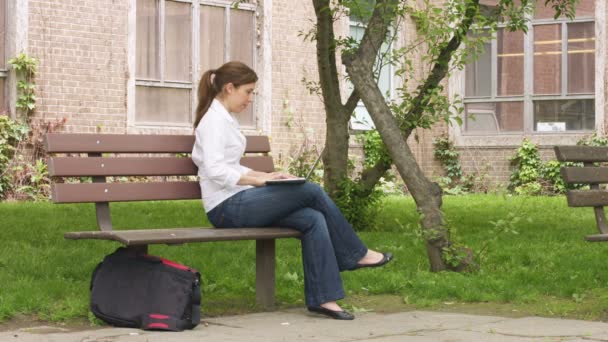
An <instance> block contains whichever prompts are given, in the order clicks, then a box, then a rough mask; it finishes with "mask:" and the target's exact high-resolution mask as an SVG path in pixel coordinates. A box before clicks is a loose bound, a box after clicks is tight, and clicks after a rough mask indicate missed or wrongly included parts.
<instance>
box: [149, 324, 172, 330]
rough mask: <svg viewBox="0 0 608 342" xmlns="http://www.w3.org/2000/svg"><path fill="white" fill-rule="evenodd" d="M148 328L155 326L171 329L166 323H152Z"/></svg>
mask: <svg viewBox="0 0 608 342" xmlns="http://www.w3.org/2000/svg"><path fill="white" fill-rule="evenodd" d="M147 328H148V329H154V328H159V329H169V325H168V324H165V323H150V324H148V326H147Z"/></svg>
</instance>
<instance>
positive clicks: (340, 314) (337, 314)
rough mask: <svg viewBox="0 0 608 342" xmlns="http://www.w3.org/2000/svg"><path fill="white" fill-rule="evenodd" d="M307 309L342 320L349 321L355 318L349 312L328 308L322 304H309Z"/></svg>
mask: <svg viewBox="0 0 608 342" xmlns="http://www.w3.org/2000/svg"><path fill="white" fill-rule="evenodd" d="M308 311H310V312H316V313H319V314H322V315H325V316H328V317H331V318H333V319H339V320H343V321H351V320H353V319H355V316H353V315H352V314H351V313H350V312H347V311H334V310H329V309H326V308H324V307H322V306H309V307H308Z"/></svg>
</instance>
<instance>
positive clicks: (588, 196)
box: [555, 146, 608, 241]
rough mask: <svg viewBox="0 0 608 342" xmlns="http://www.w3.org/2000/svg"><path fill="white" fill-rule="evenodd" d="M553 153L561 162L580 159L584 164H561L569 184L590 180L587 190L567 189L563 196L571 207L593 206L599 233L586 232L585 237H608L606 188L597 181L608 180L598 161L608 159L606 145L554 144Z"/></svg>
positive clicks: (607, 238)
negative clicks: (605, 209) (589, 233)
mask: <svg viewBox="0 0 608 342" xmlns="http://www.w3.org/2000/svg"><path fill="white" fill-rule="evenodd" d="M555 155H556V156H557V160H559V161H561V162H574V163H582V164H583V166H579V167H577V166H567V167H562V168H561V175H562V178H563V179H564V182H566V183H568V184H589V189H588V190H568V192H567V194H566V197H567V199H568V206H570V207H593V210H594V212H595V222H596V223H597V229H598V230H599V232H600V234H594V235H588V236H586V237H585V239H586V240H587V241H608V226H607V225H606V214H605V213H604V205H608V191H606V190H602V189H601V188H600V184H603V183H608V167H604V166H599V165H598V163H603V162H608V147H597V146H555Z"/></svg>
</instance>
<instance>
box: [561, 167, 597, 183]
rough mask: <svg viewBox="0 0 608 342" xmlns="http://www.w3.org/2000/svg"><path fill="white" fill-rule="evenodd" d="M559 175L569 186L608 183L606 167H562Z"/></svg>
mask: <svg viewBox="0 0 608 342" xmlns="http://www.w3.org/2000/svg"><path fill="white" fill-rule="evenodd" d="M561 174H562V178H563V179H564V181H565V182H566V183H570V184H600V183H608V168H607V167H562V169H561Z"/></svg>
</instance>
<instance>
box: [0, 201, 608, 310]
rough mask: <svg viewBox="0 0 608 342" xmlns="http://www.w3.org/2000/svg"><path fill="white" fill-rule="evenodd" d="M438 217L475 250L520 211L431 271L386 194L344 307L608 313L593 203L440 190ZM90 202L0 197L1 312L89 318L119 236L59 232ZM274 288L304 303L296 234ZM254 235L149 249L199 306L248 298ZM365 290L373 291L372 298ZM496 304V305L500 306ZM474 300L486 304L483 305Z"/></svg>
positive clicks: (132, 207)
mask: <svg viewBox="0 0 608 342" xmlns="http://www.w3.org/2000/svg"><path fill="white" fill-rule="evenodd" d="M444 201H445V203H444V211H445V217H446V219H447V220H448V222H449V224H450V226H451V227H453V228H454V229H455V230H456V233H455V234H456V235H457V237H458V239H459V240H461V241H462V242H464V243H465V244H467V245H468V246H470V247H471V248H472V249H473V250H479V249H480V248H481V247H482V246H483V245H484V244H485V243H486V241H487V240H488V238H489V237H491V236H492V234H493V233H492V231H491V229H490V227H491V224H490V221H496V220H499V219H505V218H506V217H507V215H508V214H509V213H511V212H512V213H515V214H516V215H517V216H519V217H521V220H520V221H519V222H518V224H517V227H516V228H517V231H518V233H519V234H517V235H515V234H502V235H500V236H499V237H498V239H497V240H496V241H495V242H494V243H492V244H491V245H490V246H489V247H488V249H487V253H486V254H485V258H484V261H483V263H482V264H481V268H480V270H479V271H477V272H475V273H471V274H458V273H451V272H443V273H431V272H429V271H428V269H429V266H428V261H427V257H426V252H425V248H424V244H423V243H422V241H420V240H419V239H418V238H416V234H415V229H416V228H415V227H416V222H417V220H418V218H417V214H416V210H415V206H414V203H413V201H412V199H411V198H406V197H391V198H388V199H387V200H386V201H385V202H384V203H383V206H382V210H381V213H380V215H378V218H377V219H378V222H379V223H380V226H382V227H385V230H383V231H379V232H364V233H361V236H362V238H363V240H364V241H365V242H366V243H367V244H368V246H370V247H371V248H375V249H379V250H382V251H392V252H393V253H394V254H395V260H394V261H393V262H391V263H390V264H389V265H388V266H387V267H385V268H382V269H367V270H360V271H356V272H345V273H343V279H344V285H345V288H346V290H347V293H348V295H349V297H348V299H347V300H346V306H347V307H350V309H351V310H355V311H357V310H359V309H363V310H364V309H374V310H377V311H390V310H400V309H407V308H436V309H446V310H452V309H454V308H457V309H458V310H463V311H467V310H469V309H467V307H468V308H470V307H483V308H486V309H487V308H489V309H488V310H490V311H492V310H494V311H495V312H499V313H502V312H503V311H505V308H508V310H507V311H512V312H523V313H526V314H538V315H543V316H554V317H575V318H584V319H602V320H608V258H607V256H608V243H603V244H602V243H588V242H585V241H584V239H583V237H584V236H585V235H587V234H592V233H595V230H596V229H595V223H594V218H593V211H592V210H591V209H590V208H580V209H578V208H576V209H574V208H568V207H567V206H566V200H565V198H564V197H503V196H500V195H468V196H460V197H445V199H444ZM111 209H112V215H113V217H114V225H115V226H116V227H119V228H120V229H125V228H141V227H159V228H161V227H196V226H200V225H205V226H206V225H208V223H207V221H206V218H205V215H204V213H203V209H202V207H201V205H200V202H199V201H188V202H159V203H117V204H113V205H112V208H111ZM94 212H95V210H94V206H93V205H91V204H85V205H54V204H51V203H0V232H1V234H2V235H1V236H2V247H1V248H0V322H3V321H7V320H10V319H11V318H13V317H15V316H18V315H34V316H36V317H38V318H40V319H43V320H49V321H64V322H73V321H76V320H83V319H84V320H86V319H87V317H89V314H88V287H89V280H90V274H91V271H92V270H93V268H94V267H95V265H96V264H97V263H98V262H99V261H100V260H101V259H102V258H103V256H104V255H106V254H108V253H111V252H112V251H113V250H114V249H116V248H117V247H118V246H119V244H117V243H114V242H108V241H68V240H64V239H63V232H66V231H78V230H91V229H95V217H94ZM277 246H278V250H277V299H278V301H279V304H280V305H281V306H283V307H288V306H302V305H303V272H302V265H301V259H300V247H299V242H298V241H297V240H294V239H289V240H279V242H278V243H277ZM254 250H255V246H254V242H251V241H245V242H218V243H199V244H197V243H194V244H189V245H184V246H178V247H169V246H151V248H150V253H151V254H156V255H160V256H163V257H165V258H168V259H172V260H175V261H177V262H181V263H184V264H187V265H189V266H191V267H194V268H196V269H198V270H200V271H201V274H202V278H203V301H204V303H203V312H204V314H224V313H237V312H251V311H255V310H257V308H255V305H254V302H255V251H254ZM374 298H377V299H378V300H375V301H374ZM501 308H502V309H501ZM482 311H483V310H482Z"/></svg>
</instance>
